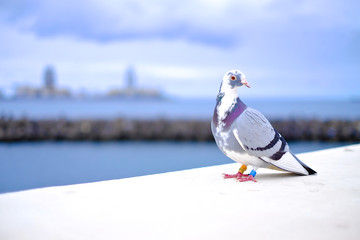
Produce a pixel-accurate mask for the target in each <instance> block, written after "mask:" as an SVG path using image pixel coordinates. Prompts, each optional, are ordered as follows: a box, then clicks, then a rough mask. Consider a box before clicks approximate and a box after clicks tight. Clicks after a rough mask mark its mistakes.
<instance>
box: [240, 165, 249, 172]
mask: <svg viewBox="0 0 360 240" xmlns="http://www.w3.org/2000/svg"><path fill="white" fill-rule="evenodd" d="M246 169H247V166H245V165H241V167H240V168H239V173H241V174H243V173H244V172H245V171H246Z"/></svg>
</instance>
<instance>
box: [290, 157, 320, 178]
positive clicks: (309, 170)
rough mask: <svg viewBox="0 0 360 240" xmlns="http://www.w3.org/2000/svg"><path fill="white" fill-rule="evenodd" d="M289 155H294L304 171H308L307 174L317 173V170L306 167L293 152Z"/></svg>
mask: <svg viewBox="0 0 360 240" xmlns="http://www.w3.org/2000/svg"><path fill="white" fill-rule="evenodd" d="M291 155H293V156H294V158H295V159H296V160H297V161H298V162H299V163H300V164H301V165H302V166H303V167H304V168H305V169H306V171H308V173H309V175H313V174H317V172H316V171H315V170H313V169H311V168H310V167H308V166H307V165H306V164H305V163H303V162H302V161H300V159H299V158H298V157H296V155H295V154H293V153H291Z"/></svg>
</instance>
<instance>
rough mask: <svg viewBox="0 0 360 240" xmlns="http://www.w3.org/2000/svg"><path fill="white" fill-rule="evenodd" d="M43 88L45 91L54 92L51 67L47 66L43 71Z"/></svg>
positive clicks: (53, 77) (53, 73)
mask: <svg viewBox="0 0 360 240" xmlns="http://www.w3.org/2000/svg"><path fill="white" fill-rule="evenodd" d="M44 87H45V89H47V90H50V91H53V90H55V70H54V68H53V67H52V66H47V67H46V68H45V71H44Z"/></svg>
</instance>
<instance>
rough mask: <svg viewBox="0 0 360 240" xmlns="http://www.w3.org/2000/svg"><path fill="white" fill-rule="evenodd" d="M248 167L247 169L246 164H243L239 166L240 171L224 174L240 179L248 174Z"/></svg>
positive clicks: (225, 176)
mask: <svg viewBox="0 0 360 240" xmlns="http://www.w3.org/2000/svg"><path fill="white" fill-rule="evenodd" d="M246 169H247V166H246V165H241V167H240V168H239V171H238V172H237V173H236V174H226V173H224V174H223V176H224V178H236V179H237V180H239V179H241V178H242V177H243V176H247V174H244V172H245V171H246Z"/></svg>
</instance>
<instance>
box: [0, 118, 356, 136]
mask: <svg viewBox="0 0 360 240" xmlns="http://www.w3.org/2000/svg"><path fill="white" fill-rule="evenodd" d="M271 122H272V124H273V126H274V127H275V128H276V129H277V130H278V131H279V132H280V133H281V134H282V135H283V136H284V137H285V138H286V139H287V140H288V141H295V140H319V141H353V142H355V141H360V120H356V121H355V120H354V121H340V120H339V121H320V120H273V121H271ZM43 140H52V141H62V140H69V141H113V140H173V141H213V137H212V134H211V130H210V121H204V120H169V119H157V120H130V119H115V120H86V119H84V120H69V119H54V120H31V119H25V118H24V119H12V118H6V117H2V118H0V141H1V142H14V141H43Z"/></svg>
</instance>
